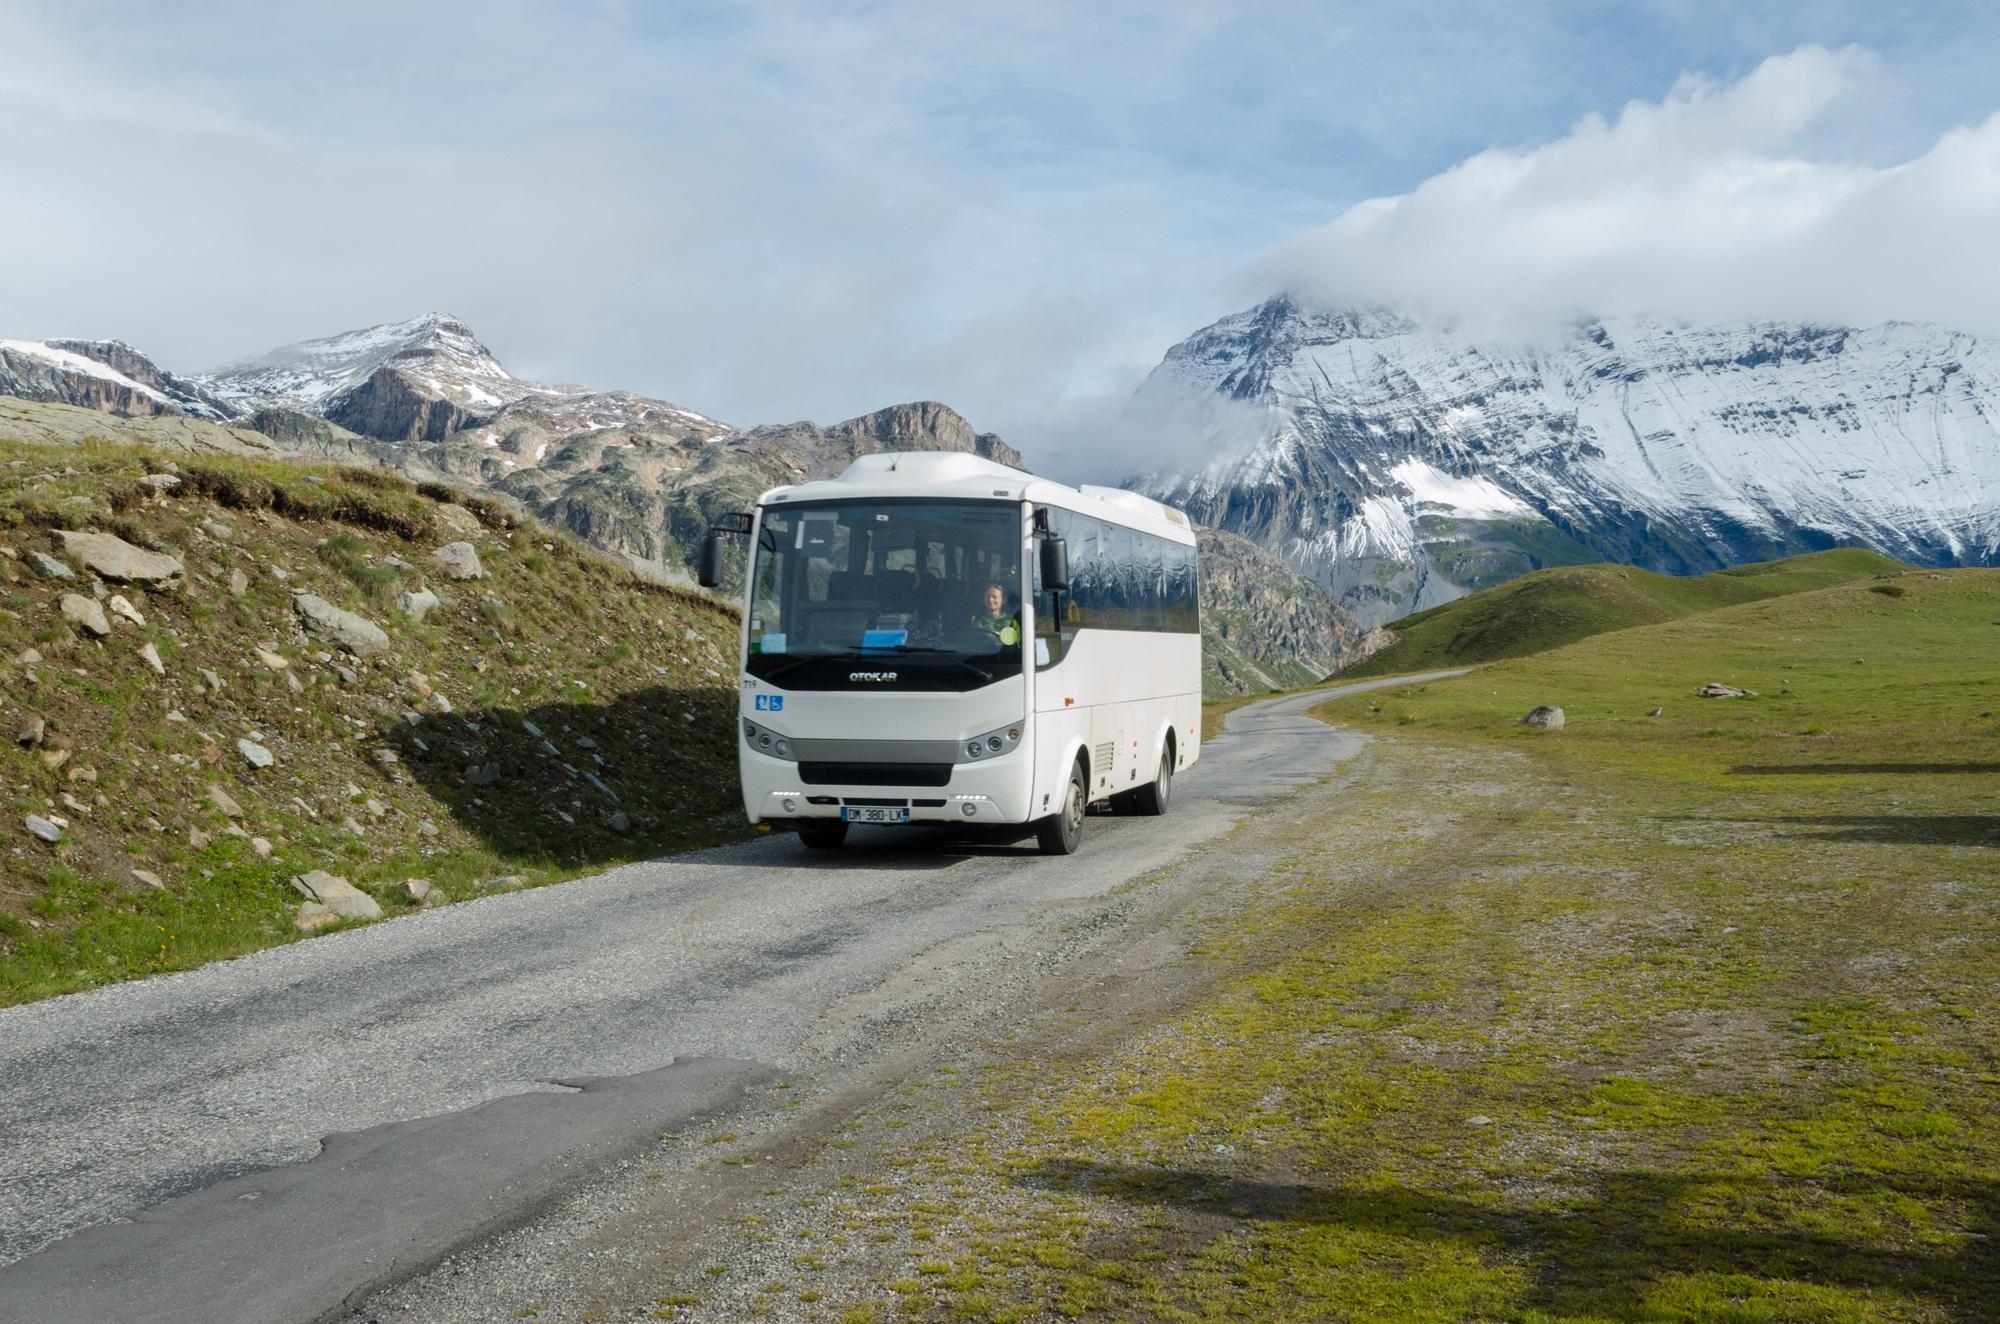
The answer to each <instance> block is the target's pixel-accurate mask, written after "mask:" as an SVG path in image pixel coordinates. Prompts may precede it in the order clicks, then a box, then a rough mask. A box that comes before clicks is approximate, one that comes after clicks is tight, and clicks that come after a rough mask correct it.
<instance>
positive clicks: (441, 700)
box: [430, 693, 451, 713]
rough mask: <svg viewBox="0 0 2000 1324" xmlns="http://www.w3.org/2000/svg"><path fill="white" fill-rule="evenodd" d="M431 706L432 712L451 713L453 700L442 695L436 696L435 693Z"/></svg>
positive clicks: (431, 699)
mask: <svg viewBox="0 0 2000 1324" xmlns="http://www.w3.org/2000/svg"><path fill="white" fill-rule="evenodd" d="M430 705H431V708H432V710H433V711H435V712H440V713H449V712H450V711H451V700H450V699H447V698H445V696H444V695H442V694H435V693H434V694H432V695H431V697H430Z"/></svg>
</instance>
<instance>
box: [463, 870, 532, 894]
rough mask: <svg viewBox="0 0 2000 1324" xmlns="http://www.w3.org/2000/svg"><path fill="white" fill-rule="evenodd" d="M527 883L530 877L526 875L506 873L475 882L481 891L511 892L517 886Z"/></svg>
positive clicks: (524, 885)
mask: <svg viewBox="0 0 2000 1324" xmlns="http://www.w3.org/2000/svg"><path fill="white" fill-rule="evenodd" d="M527 885H528V879H527V877H526V876H525V875H523V874H518V873H506V874H501V875H500V876H499V877H498V878H488V879H485V880H484V881H482V882H480V883H477V884H475V887H476V889H477V890H478V891H481V892H511V891H513V890H514V889H515V888H517V887H526V886H527Z"/></svg>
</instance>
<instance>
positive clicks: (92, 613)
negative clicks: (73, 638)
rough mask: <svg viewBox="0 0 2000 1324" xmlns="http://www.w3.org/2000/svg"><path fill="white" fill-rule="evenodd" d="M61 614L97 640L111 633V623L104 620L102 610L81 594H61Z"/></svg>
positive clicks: (93, 601)
mask: <svg viewBox="0 0 2000 1324" xmlns="http://www.w3.org/2000/svg"><path fill="white" fill-rule="evenodd" d="M62 614H63V616H64V618H65V619H67V620H69V621H70V622H71V623H72V624H75V625H78V626H81V627H82V628H83V630H84V631H85V632H86V633H88V634H92V635H95V636H96V637H97V638H99V639H102V638H103V637H104V636H105V635H107V634H110V633H111V622H110V621H107V620H106V619H104V608H102V607H100V606H98V605H97V603H96V601H95V600H93V599H91V598H86V597H84V596H83V594H81V593H65V594H63V599H62Z"/></svg>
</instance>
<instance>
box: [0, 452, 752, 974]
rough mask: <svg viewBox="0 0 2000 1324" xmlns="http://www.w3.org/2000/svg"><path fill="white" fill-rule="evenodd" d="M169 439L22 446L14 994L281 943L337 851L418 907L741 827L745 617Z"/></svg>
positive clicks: (0, 670) (7, 614) (386, 491)
mask: <svg viewBox="0 0 2000 1324" xmlns="http://www.w3.org/2000/svg"><path fill="white" fill-rule="evenodd" d="M180 421H181V422H182V423H192V422H194V421H195V420H188V419H182V420H180ZM167 462H168V461H167V457H165V456H164V455H162V454H160V453H159V452H154V451H146V450H140V449H118V448H114V447H109V446H100V447H92V448H89V449H77V448H74V447H70V448H54V447H46V446H37V445H31V444H23V443H18V442H12V441H4V440H0V586H4V589H5V594H4V603H5V605H4V606H0V696H4V698H0V722H4V723H5V724H6V729H7V730H8V731H10V732H18V733H20V734H19V735H18V736H17V737H16V739H15V741H14V742H13V743H11V744H10V745H8V746H7V747H6V748H5V749H0V759H4V760H5V761H6V764H7V766H6V768H5V769H4V772H5V774H6V775H5V777H4V781H3V782H0V784H4V785H5V786H6V787H7V790H6V791H5V792H4V796H5V797H6V799H7V801H8V803H7V804H6V805H5V806H0V807H4V808H6V809H7V810H8V814H9V817H8V819H7V820H6V821H7V822H9V823H11V824H12V825H13V826H12V827H9V828H6V829H5V830H6V831H8V832H9V833H11V834H12V836H11V838H10V839H9V840H8V841H6V842H5V843H0V1003H4V1002H7V1001H13V1000H17V999H19V998H21V997H26V996H34V995H36V994H38V993H40V992H49V991H55V990H57V989H60V988H71V987H79V986H82V985H84V984H88V983H92V982H100V981H102V980H103V979H106V978H116V977H123V976H127V975H133V974H143V973H150V972H152V971H155V970H162V969H172V968H180V967H184V966H187V965H192V964H197V963H199V962H201V961H204V960H209V959H213V958H215V957H218V956H225V955H232V954H235V953H237V952H240V951H246V950H250V949H253V948H255V947H258V946H262V945H266V944H268V943H270V942H274V941H281V940H286V939H288V938H289V937H290V936H291V935H292V934H293V933H294V929H293V927H292V926H293V921H294V919H295V918H296V911H297V907H298V905H299V901H300V898H299V896H298V894H297V893H296V892H295V891H294V890H293V889H292V888H291V886H290V883H289V880H290V879H291V878H292V877H293V876H295V875H301V874H306V873H309V872H310V871H312V870H315V869H323V870H325V871H326V872H328V873H329V874H334V875H338V876H341V877H344V878H347V879H350V880H352V882H353V883H354V884H356V885H357V886H359V887H360V888H362V889H363V890H365V891H367V892H369V893H370V894H372V895H374V896H376V897H377V898H378V899H379V900H380V902H381V904H382V906H383V907H384V909H385V910H387V911H388V912H389V913H391V914H394V913H396V912H397V911H398V910H408V909H409V908H410V907H411V906H413V905H414V904H416V901H415V900H413V899H412V898H413V897H423V898H424V899H425V900H426V903H428V904H435V903H437V902H440V901H448V900H453V899H458V898H461V897H468V896H473V895H477V894H478V892H479V886H480V884H481V883H482V882H485V881H487V880H490V879H492V878H495V877H501V876H514V875H526V876H528V877H529V878H530V879H532V880H536V881H541V880H547V879H549V878H551V877H555V876H560V875H563V874H565V873H569V872H574V871H577V870H580V869H587V868H591V867H596V866H600V865H603V864H607V863H613V862H617V861H621V860H626V859H637V858H645V857H649V856H652V855H657V854H659V853H660V852H662V851H665V850H670V849H674V848H677V847H682V846H688V845H697V844H707V843H710V842H713V841H716V840H722V839H727V838H730V837H733V836H736V835H738V834H740V833H741V832H742V831H743V830H744V828H743V825H742V822H741V806H740V804H739V803H738V802H737V797H736V794H735V791H734V784H733V779H732V778H730V777H727V776H718V775H717V771H718V769H724V770H726V769H728V768H729V767H731V766H732V762H733V759H734V757H735V742H736V734H735V727H734V710H735V690H734V685H733V679H734V677H733V668H734V658H733V653H734V649H735V644H736V617H735V614H734V613H733V612H732V611H730V610H729V609H727V608H725V607H722V606H719V605H717V604H716V603H714V602H712V601H711V600H709V599H706V598H704V597H701V596H699V595H696V594H692V593H688V592H685V591H682V590H678V589H673V588H669V587H666V586H662V585H659V584H655V583H651V582H648V581H646V580H644V579H641V578H639V577H637V576H635V575H633V574H632V573H631V572H630V571H629V570H627V569H625V568H623V567H620V566H617V565H615V564H613V563H611V562H610V561H608V560H606V559H605V558H602V557H600V556H597V555H596V554H594V553H591V552H588V551H587V550H585V549H583V548H581V547H579V546H578V545H577V544H576V543H575V542H574V541H573V540H571V539H569V538H567V537H566V536H563V535H560V534H556V533H553V532H551V531H548V530H544V529H542V528H539V527H538V526H536V525H535V524H533V523H532V522H529V521H525V520H522V519H520V518H518V517H517V516H515V515H513V514H512V513H510V512H509V511H508V510H506V509H505V508H504V507H502V506H501V505H500V504H498V503H496V502H493V501H490V500H485V499H481V498H478V497H471V496H466V495H463V494H461V493H455V492H452V491H448V490H445V489H441V488H431V489H425V490H419V489H418V488H416V487H415V486H413V485H411V484H410V483H408V482H406V481H404V480H402V479H400V478H397V477H395V476H394V475H387V474H383V473H381V472H380V471H376V470H363V469H356V468H340V467H330V466H310V465H305V464H302V463H299V462H295V461H294V462H276V461H269V460H261V459H248V458H244V457H240V456H235V455H190V454H181V455H180V456H178V458H177V461H176V462H175V468H176V469H177V472H175V473H174V474H172V475H171V476H172V477H174V478H176V479H178V482H176V483H173V484H164V483H149V482H147V481H146V479H147V478H148V476H151V475H158V473H159V472H160V470H161V468H162V466H163V465H165V464H166V463H167ZM80 535H82V536H80ZM88 535H95V536H88ZM452 544H465V545H466V547H467V548H469V549H470V551H471V553H472V554H475V555H476V558H477V561H478V566H479V569H480V571H481V575H480V577H479V578H467V579H457V578H453V577H451V576H450V575H449V574H446V573H444V572H442V571H440V570H436V569H434V568H433V553H434V552H436V551H437V550H438V549H439V548H442V547H445V546H448V545H452ZM121 549H125V550H121ZM111 553H118V554H119V555H121V556H124V557H126V560H127V561H130V562H131V564H129V565H128V564H126V562H125V561H114V560H112V559H109V558H110V554H111ZM36 558H41V559H42V560H45V561H48V562H51V563H57V564H60V565H61V566H62V567H63V568H64V569H66V570H68V572H69V577H68V578H67V579H64V578H62V577H61V576H49V575H47V574H46V573H45V572H41V571H38V570H36V569H34V568H31V566H32V565H34V564H37V562H36ZM154 559H157V560H158V561H159V562H160V566H161V568H162V569H173V568H178V569H179V571H180V573H175V574H172V575H165V574H162V575H159V576H156V577H154V578H151V579H147V578H143V577H139V572H142V571H148V570H150V569H151V568H152V566H153V560H154ZM451 559H453V560H454V563H458V562H465V563H468V564H469V563H470V557H469V556H468V555H467V552H466V550H465V549H461V550H460V551H458V552H456V553H454V554H453V556H452V558H451ZM93 567H95V568H96V570H97V572H98V573H101V574H107V575H108V574H111V573H116V574H119V575H121V576H122V577H123V578H124V579H125V581H126V582H123V583H120V584H117V585H116V586H112V585H107V584H105V583H103V582H102V581H101V580H97V579H95V578H94V577H93ZM107 608H108V610H107ZM419 608H420V609H419ZM31 816H32V817H33V818H35V819H36V820H38V821H39V822H41V823H47V824H51V825H53V826H54V827H55V828H56V829H57V835H56V839H55V840H53V841H50V840H48V839H47V838H46V837H45V836H44V835H40V834H37V833H35V832H33V831H31V830H30V829H29V828H27V827H25V826H23V825H24V824H26V823H27V820H28V818H29V817H31ZM135 870H136V871H140V872H143V874H144V878H140V877H139V875H138V873H135ZM412 876H421V877H422V878H424V879H427V880H429V883H430V887H429V888H428V889H424V888H416V889H412V888H409V887H407V886H405V885H404V884H405V883H406V881H407V880H408V879H409V878H410V877H412ZM148 879H152V880H157V881H158V883H159V884H160V885H159V886H157V887H156V886H154V884H153V883H152V882H149V881H147V880H148Z"/></svg>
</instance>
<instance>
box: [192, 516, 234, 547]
mask: <svg viewBox="0 0 2000 1324" xmlns="http://www.w3.org/2000/svg"><path fill="white" fill-rule="evenodd" d="M201 531H202V532H203V533H205V534H207V535H208V536H209V537H211V538H213V539H215V540H216V541H217V542H228V541H229V540H230V539H231V538H234V537H235V536H236V526H235V525H233V524H228V523H225V522H223V521H222V520H219V519H205V520H203V521H202V522H201Z"/></svg>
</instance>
